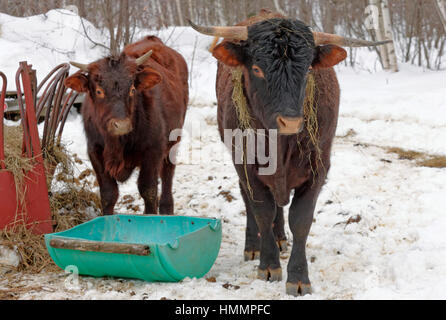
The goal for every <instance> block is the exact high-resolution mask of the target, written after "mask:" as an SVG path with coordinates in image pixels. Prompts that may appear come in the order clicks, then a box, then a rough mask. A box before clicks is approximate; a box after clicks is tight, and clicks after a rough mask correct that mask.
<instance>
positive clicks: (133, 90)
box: [130, 86, 136, 97]
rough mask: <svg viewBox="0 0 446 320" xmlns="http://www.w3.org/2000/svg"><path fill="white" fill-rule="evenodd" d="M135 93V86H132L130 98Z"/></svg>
mask: <svg viewBox="0 0 446 320" xmlns="http://www.w3.org/2000/svg"><path fill="white" fill-rule="evenodd" d="M135 93H136V89H135V86H132V87H131V88H130V96H131V97H133V96H134V95H135Z"/></svg>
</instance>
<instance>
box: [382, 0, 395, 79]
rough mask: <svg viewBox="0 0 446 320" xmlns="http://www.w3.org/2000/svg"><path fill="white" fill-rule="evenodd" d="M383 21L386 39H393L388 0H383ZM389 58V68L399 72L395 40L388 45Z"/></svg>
mask: <svg viewBox="0 0 446 320" xmlns="http://www.w3.org/2000/svg"><path fill="white" fill-rule="evenodd" d="M381 11H382V19H383V20H382V22H383V31H384V40H393V32H392V22H391V20H390V12H389V4H388V1H387V0H381ZM386 49H387V59H388V63H389V69H390V70H391V71H393V72H398V61H397V59H396V54H395V45H394V43H393V42H391V43H389V44H387V45H386Z"/></svg>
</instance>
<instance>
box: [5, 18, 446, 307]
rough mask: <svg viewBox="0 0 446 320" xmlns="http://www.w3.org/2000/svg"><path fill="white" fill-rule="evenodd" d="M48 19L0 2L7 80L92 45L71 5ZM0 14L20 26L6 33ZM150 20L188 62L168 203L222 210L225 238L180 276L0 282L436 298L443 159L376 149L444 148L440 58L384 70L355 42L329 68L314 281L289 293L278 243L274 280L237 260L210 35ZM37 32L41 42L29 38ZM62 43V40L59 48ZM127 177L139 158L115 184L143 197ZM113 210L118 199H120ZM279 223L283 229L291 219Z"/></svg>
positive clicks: (34, 294)
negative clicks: (202, 269) (333, 86)
mask: <svg viewBox="0 0 446 320" xmlns="http://www.w3.org/2000/svg"><path fill="white" fill-rule="evenodd" d="M45 19H46V20H45ZM45 19H44V18H43V17H42V16H36V17H30V18H20V19H19V18H13V17H9V16H6V15H4V14H0V24H2V35H1V36H0V47H1V48H2V51H1V52H0V61H1V62H0V70H6V71H7V72H8V73H7V74H8V76H9V79H10V82H12V79H13V78H12V77H13V75H14V73H15V70H16V68H17V66H18V62H19V61H21V60H24V59H26V60H28V62H29V63H32V64H33V65H34V66H35V67H36V68H37V70H38V71H40V70H41V71H42V72H41V73H40V74H42V75H45V72H46V71H49V70H50V69H51V68H53V67H54V66H56V65H57V64H58V63H62V62H66V61H68V60H79V61H80V62H88V61H91V60H94V59H95V58H96V57H100V56H101V54H103V53H102V52H100V51H101V50H99V48H97V47H96V48H93V47H92V45H91V43H90V44H89V43H88V40H85V39H84V40H82V41H80V40H79V39H80V38H82V35H81V33H80V31H81V29H79V23H80V22H79V21H80V20H79V18H78V17H75V16H70V14H69V13H68V12H66V11H60V10H58V11H55V10H53V11H51V12H49V13H48V14H47V15H46V18H45ZM5 22H8V27H7V28H11V29H10V30H15V32H16V33H17V34H19V35H20V36H21V37H22V38H17V37H15V36H13V35H11V34H8V33H9V32H6V31H5V30H6V29H5ZM53 22H55V23H56V26H57V27H55V25H53ZM85 23H86V24H87V23H88V22H85ZM141 32H142V33H143V31H141ZM92 33H93V34H97V35H98V36H99V35H100V32H98V31H97V32H96V33H95V32H93V29H92ZM148 33H149V32H148ZM154 33H155V34H158V35H159V36H160V37H161V38H163V39H164V40H167V43H168V44H169V45H170V46H172V47H173V48H174V49H177V50H178V51H179V52H180V53H181V54H183V56H184V57H185V59H186V61H187V62H188V65H189V69H190V71H191V77H190V82H191V89H190V90H191V99H190V104H189V108H188V112H187V116H186V124H185V128H186V132H188V133H187V134H186V135H185V136H184V138H183V140H182V143H181V148H180V155H179V164H178V166H177V169H176V175H175V179H174V199H175V213H176V214H178V215H188V216H208V217H216V218H220V219H222V222H223V238H222V245H221V249H220V253H219V255H218V258H217V260H216V262H215V264H214V266H213V267H212V269H211V270H210V271H209V272H208V274H206V275H205V276H204V277H203V278H201V279H188V278H187V279H184V280H183V281H181V282H179V283H147V282H143V281H139V280H128V279H111V278H106V279H104V278H91V277H85V276H80V277H79V278H77V277H75V276H73V275H69V274H66V273H65V272H64V271H63V270H61V271H60V272H59V273H47V272H42V273H41V274H35V275H34V274H22V273H13V274H12V275H9V276H8V277H3V278H2V277H1V275H0V289H3V290H5V289H7V288H8V287H10V286H25V287H29V288H30V289H29V290H28V291H26V290H25V291H23V292H22V293H21V294H20V296H19V297H20V298H21V299H67V298H68V299H161V298H167V299H193V300H199V299H445V298H446V237H445V236H444V231H445V230H446V215H445V208H446V200H445V195H446V183H445V182H446V169H444V168H428V167H421V166H419V165H418V164H417V163H416V162H415V161H410V160H402V159H399V158H398V155H396V154H394V153H389V152H387V149H386V148H387V147H400V148H403V149H410V150H415V151H419V152H424V153H427V154H437V155H446V144H445V143H444V141H446V130H445V129H446V99H445V89H444V88H445V84H444V79H446V71H439V72H433V71H426V70H422V69H420V68H417V67H414V66H410V65H405V64H402V65H400V68H401V71H400V72H398V73H395V74H392V73H387V72H384V71H382V70H379V68H376V64H377V63H376V59H377V58H376V56H374V54H372V53H371V52H369V51H368V50H366V49H365V50H360V51H358V52H357V54H358V55H360V56H361V59H359V61H360V62H359V66H358V68H357V69H351V68H349V67H346V66H343V65H341V66H339V67H337V68H336V70H337V72H338V78H339V82H340V85H341V90H342V93H341V95H342V96H341V107H340V117H339V123H338V130H337V137H336V139H335V142H334V146H333V152H332V167H331V170H330V172H329V176H328V180H327V184H326V185H325V186H324V188H323V190H322V192H321V195H320V197H319V200H318V203H317V208H316V212H315V221H314V223H313V225H312V228H311V232H310V236H309V238H308V242H307V257H308V264H309V274H310V279H311V281H312V286H313V294H312V295H307V296H305V297H298V298H295V297H291V296H288V295H286V294H285V282H286V265H287V262H288V258H289V253H283V254H282V255H281V264H282V268H283V270H284V271H283V281H281V282H275V283H268V282H264V281H261V280H258V279H256V274H257V272H256V268H257V264H258V261H249V262H245V261H243V248H244V230H245V222H246V212H245V208H244V205H243V201H242V199H241V195H240V193H239V189H238V179H237V175H236V173H235V170H234V169H233V165H232V163H231V162H230V161H229V160H228V158H227V157H224V156H223V152H224V146H223V144H222V143H221V142H220V138H219V135H218V132H217V120H216V111H217V109H216V98H215V72H216V61H215V60H214V58H212V56H211V55H210V54H209V52H208V51H207V47H208V46H209V44H210V43H211V41H212V39H210V38H208V37H205V36H201V35H199V34H197V33H196V32H194V31H193V30H191V29H190V28H169V29H167V30H163V31H160V32H154ZM75 39H77V40H75ZM99 40H100V39H98V41H99ZM42 41H44V43H45V46H37V45H36V46H33V43H41V42H42ZM70 41H74V42H70ZM76 41H77V42H76ZM5 46H7V48H9V50H4V48H5ZM51 48H55V49H54V50H53V49H51ZM66 50H68V51H70V52H69V53H67V54H65V53H61V51H66ZM442 80H443V81H442ZM81 127H82V118H81V116H80V115H78V114H77V113H76V112H75V111H74V110H73V112H72V114H71V115H70V117H69V119H68V122H67V124H66V126H65V130H64V142H65V143H66V144H67V145H68V147H69V149H70V151H72V152H73V153H77V154H78V156H79V157H80V158H81V159H83V160H85V161H84V165H80V166H79V167H78V170H79V172H81V171H82V170H84V169H85V168H87V167H90V162H89V160H88V156H87V154H86V148H85V145H86V141H85V136H84V133H83V131H82V130H80V128H81ZM197 127H199V130H198V131H199V133H200V135H198V134H197V129H196V128H197ZM188 128H193V130H189V129H188ZM191 150H192V151H191ZM136 177H137V172H135V173H134V174H133V176H132V177H131V179H130V180H129V181H127V182H126V183H124V184H121V185H120V195H121V199H122V197H123V196H124V195H127V194H131V195H134V196H135V197H136V198H137V204H138V205H140V207H141V208H142V207H143V202H142V200H141V198H140V197H139V196H138V191H137V187H136ZM222 191H224V192H230V194H231V195H232V197H233V199H231V198H230V197H229V198H228V197H225V196H224V194H222V193H221V192H222ZM118 203H119V201H118ZM116 211H117V212H122V213H126V212H125V208H124V207H122V206H121V207H120V206H118V207H117V209H116ZM285 212H287V210H285ZM287 234H288V238H289V239H290V235H291V233H290V231H289V229H288V227H287ZM289 244H290V245H291V240H289ZM0 253H1V252H0ZM6 254H9V255H10V254H11V253H9V252H8V253H5V255H6ZM13 259H14V258H11V259H10V260H13ZM0 261H1V260H0ZM12 262H15V260H13V261H12ZM214 280H215V281H214ZM33 288H38V289H33Z"/></svg>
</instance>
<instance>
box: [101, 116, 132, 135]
mask: <svg viewBox="0 0 446 320" xmlns="http://www.w3.org/2000/svg"><path fill="white" fill-rule="evenodd" d="M132 130H133V126H132V121H131V120H130V119H129V118H126V119H110V120H109V121H108V123H107V131H108V132H109V133H110V134H112V135H114V136H123V135H125V134H128V133H129V132H130V131H132Z"/></svg>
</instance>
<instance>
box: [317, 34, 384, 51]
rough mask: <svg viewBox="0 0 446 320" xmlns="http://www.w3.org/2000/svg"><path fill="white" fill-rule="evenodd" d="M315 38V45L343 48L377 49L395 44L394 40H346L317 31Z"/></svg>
mask: <svg viewBox="0 0 446 320" xmlns="http://www.w3.org/2000/svg"><path fill="white" fill-rule="evenodd" d="M313 37H314V43H315V44H316V45H322V44H335V45H338V46H341V47H375V46H380V45H383V44H386V43H390V42H393V41H392V40H386V41H377V42H374V41H367V40H361V39H353V38H345V37H342V36H338V35H336V34H331V33H325V32H315V31H314V32H313Z"/></svg>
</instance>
